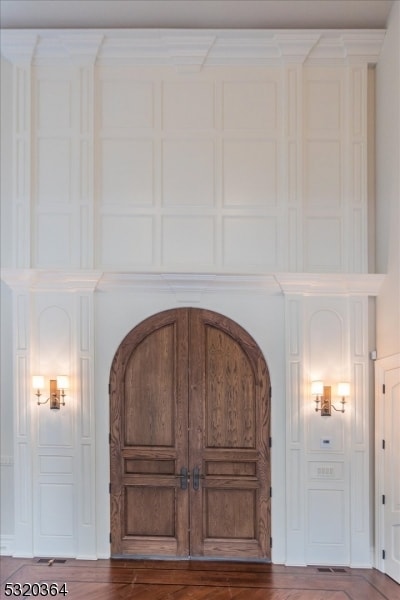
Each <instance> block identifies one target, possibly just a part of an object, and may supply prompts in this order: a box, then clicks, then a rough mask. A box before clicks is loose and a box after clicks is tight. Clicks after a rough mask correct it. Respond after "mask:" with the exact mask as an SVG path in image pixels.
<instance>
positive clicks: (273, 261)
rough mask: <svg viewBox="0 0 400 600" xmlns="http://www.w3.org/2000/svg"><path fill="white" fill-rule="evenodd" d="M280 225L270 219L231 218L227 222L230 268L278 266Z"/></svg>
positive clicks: (226, 256) (226, 260)
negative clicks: (278, 227)
mask: <svg viewBox="0 0 400 600" xmlns="http://www.w3.org/2000/svg"><path fill="white" fill-rule="evenodd" d="M277 235H278V233H277V223H276V219H275V218H272V217H271V218H267V217H265V218H264V217H258V218H257V217H243V218H240V217H227V218H225V219H224V221H223V257H224V264H225V265H226V266H229V267H233V266H240V267H248V268H250V269H251V268H252V267H271V268H273V267H275V266H276V265H277Z"/></svg>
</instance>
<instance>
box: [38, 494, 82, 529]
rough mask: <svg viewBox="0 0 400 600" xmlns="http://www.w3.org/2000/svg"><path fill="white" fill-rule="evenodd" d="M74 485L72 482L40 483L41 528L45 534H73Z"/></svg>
mask: <svg viewBox="0 0 400 600" xmlns="http://www.w3.org/2000/svg"><path fill="white" fill-rule="evenodd" d="M73 506H74V497H73V486H72V485H70V484H60V483H54V484H48V483H42V484H41V485H39V514H40V523H39V530H40V534H41V535H43V536H72V535H73V532H74V527H73Z"/></svg>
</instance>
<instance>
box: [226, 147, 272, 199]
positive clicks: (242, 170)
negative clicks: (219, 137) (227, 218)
mask: <svg viewBox="0 0 400 600" xmlns="http://www.w3.org/2000/svg"><path fill="white" fill-rule="evenodd" d="M277 163H278V159H277V150H276V143H275V142H274V141H269V140H268V141H267V140H225V142H224V144H223V195H224V197H223V200H224V205H225V206H242V207H250V206H258V207H262V206H266V205H275V204H276V203H277V200H278V198H277Z"/></svg>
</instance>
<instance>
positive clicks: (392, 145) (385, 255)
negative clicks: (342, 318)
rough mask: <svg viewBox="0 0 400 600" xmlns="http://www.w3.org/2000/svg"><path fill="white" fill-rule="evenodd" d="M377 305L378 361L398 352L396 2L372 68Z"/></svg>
mask: <svg viewBox="0 0 400 600" xmlns="http://www.w3.org/2000/svg"><path fill="white" fill-rule="evenodd" d="M376 78H377V116H376V130H377V135H376V157H377V165H376V174H377V177H376V190H377V191H376V196H377V204H376V227H377V248H376V249H377V260H376V264H377V271H378V272H380V273H387V277H386V278H385V283H384V285H383V287H382V290H381V292H380V294H379V296H378V300H377V347H378V356H379V358H384V357H387V356H391V355H393V354H396V353H398V352H400V236H399V231H400V3H399V2H394V3H393V8H392V11H391V13H390V18H389V22H388V30H387V34H386V37H385V41H384V44H383V47H382V53H381V56H380V58H379V62H378V65H377V73H376Z"/></svg>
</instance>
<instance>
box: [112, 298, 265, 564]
mask: <svg viewBox="0 0 400 600" xmlns="http://www.w3.org/2000/svg"><path fill="white" fill-rule="evenodd" d="M269 387H270V384H269V375H268V369H267V365H266V363H265V361H264V359H263V357H262V354H261V351H260V349H259V348H258V346H257V344H256V343H255V341H254V340H253V339H252V338H251V337H250V336H249V334H248V333H247V332H246V331H245V330H243V329H242V328H241V327H240V326H239V325H238V324H237V323H234V322H233V321H231V320H230V319H228V318H226V317H224V316H222V315H219V314H217V313H214V312H211V311H206V310H202V309H194V308H183V309H174V310H170V311H165V312H163V313H160V314H158V315H155V316H154V317H150V318H149V319H147V320H146V321H144V322H143V323H141V324H140V325H139V326H138V327H136V328H135V329H134V330H132V331H131V332H130V333H129V334H128V335H127V336H126V338H125V339H124V340H123V342H122V343H121V345H120V347H119V349H118V351H117V353H116V355H115V358H114V361H113V365H112V369H111V377H110V390H111V394H110V411H111V453H110V455H111V481H112V486H111V532H112V554H113V555H114V556H121V555H122V556H123V555H136V556H138V555H148V556H151V555H153V556H154V555H155V556H160V555H162V554H163V553H166V554H167V555H168V556H172V555H175V556H177V557H178V556H181V557H188V556H192V557H203V556H207V557H210V558H211V557H219V558H229V557H234V558H242V559H243V558H246V559H251V558H252V559H255V558H256V559H264V560H266V561H268V560H270V535H271V534H270V494H269V490H270V457H269V444H268V440H269V428H270V397H269V394H268V390H269ZM182 467H185V468H187V470H188V472H189V474H190V479H188V481H187V486H186V489H182V486H181V483H182V480H181V479H180V478H179V473H180V470H181V469H182ZM197 476H198V478H197ZM157 537H158V542H159V545H158V547H157ZM146 539H147V540H148V547H147V549H146Z"/></svg>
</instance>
